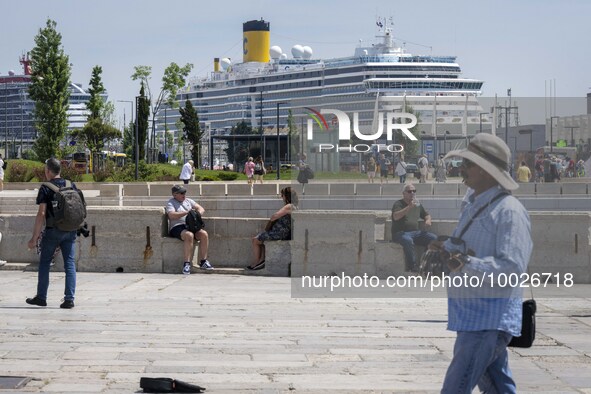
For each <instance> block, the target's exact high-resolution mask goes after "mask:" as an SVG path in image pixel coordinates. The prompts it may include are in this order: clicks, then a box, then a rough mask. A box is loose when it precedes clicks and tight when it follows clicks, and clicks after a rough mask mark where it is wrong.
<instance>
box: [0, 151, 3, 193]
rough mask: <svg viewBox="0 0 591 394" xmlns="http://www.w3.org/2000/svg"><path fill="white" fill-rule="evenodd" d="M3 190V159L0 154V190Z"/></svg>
mask: <svg viewBox="0 0 591 394" xmlns="http://www.w3.org/2000/svg"><path fill="white" fill-rule="evenodd" d="M3 190H4V160H3V159H2V154H0V192H1V191H3Z"/></svg>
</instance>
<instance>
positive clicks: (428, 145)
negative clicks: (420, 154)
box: [425, 144, 433, 153]
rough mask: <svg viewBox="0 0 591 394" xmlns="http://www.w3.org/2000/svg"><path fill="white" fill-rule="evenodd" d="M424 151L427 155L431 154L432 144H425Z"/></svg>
mask: <svg viewBox="0 0 591 394" xmlns="http://www.w3.org/2000/svg"><path fill="white" fill-rule="evenodd" d="M425 151H426V152H427V153H433V144H425Z"/></svg>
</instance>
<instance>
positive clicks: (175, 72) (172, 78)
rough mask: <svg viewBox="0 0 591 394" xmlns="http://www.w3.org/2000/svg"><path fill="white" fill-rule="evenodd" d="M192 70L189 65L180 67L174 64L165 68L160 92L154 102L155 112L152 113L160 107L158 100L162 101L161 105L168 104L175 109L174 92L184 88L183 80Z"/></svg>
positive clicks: (191, 66)
mask: <svg viewBox="0 0 591 394" xmlns="http://www.w3.org/2000/svg"><path fill="white" fill-rule="evenodd" d="M192 68H193V65H192V64H190V63H187V64H185V65H184V66H183V67H180V66H179V65H178V64H176V63H175V62H172V63H170V65H169V66H168V67H166V69H165V70H164V75H163V76H162V91H161V92H160V97H159V98H158V101H157V102H156V110H155V111H154V112H158V109H159V107H160V105H161V103H160V100H162V102H163V103H166V104H168V105H169V106H170V107H171V108H174V107H175V105H176V101H175V97H176V92H177V91H178V90H179V89H180V88H182V87H183V86H185V79H186V78H187V76H188V75H189V73H190V72H191V69H192Z"/></svg>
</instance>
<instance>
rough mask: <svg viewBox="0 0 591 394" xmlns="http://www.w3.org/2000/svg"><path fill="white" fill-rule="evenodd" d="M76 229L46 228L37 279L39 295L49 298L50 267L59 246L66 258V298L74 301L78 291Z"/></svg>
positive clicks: (45, 298) (44, 298)
mask: <svg viewBox="0 0 591 394" xmlns="http://www.w3.org/2000/svg"><path fill="white" fill-rule="evenodd" d="M75 241H76V231H61V230H58V229H57V228H46V229H45V234H44V235H43V238H42V239H41V257H40V259H39V276H38V280H37V297H39V298H41V299H42V300H47V289H48V288H49V268H50V264H51V260H52V259H53V253H54V252H55V249H56V248H57V247H58V246H59V247H60V248H61V249H62V257H63V258H64V271H65V273H66V289H65V290H64V299H66V300H71V301H74V294H75V293H76V263H75V261H74V256H75V254H76V249H75V247H74V242H75Z"/></svg>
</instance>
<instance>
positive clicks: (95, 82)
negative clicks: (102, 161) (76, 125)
mask: <svg viewBox="0 0 591 394" xmlns="http://www.w3.org/2000/svg"><path fill="white" fill-rule="evenodd" d="M102 72H103V70H102V68H101V67H100V66H95V67H94V68H93V69H92V76H91V78H90V83H89V85H90V88H89V89H88V91H89V92H90V99H89V100H88V103H87V104H86V107H87V108H88V110H89V111H90V114H89V115H88V121H87V122H86V125H84V127H83V128H82V129H78V130H74V132H73V133H72V137H73V138H75V139H77V140H78V141H80V142H83V143H84V144H85V145H86V147H87V148H88V149H89V150H90V152H91V153H97V152H100V151H102V150H103V148H104V147H105V144H106V143H107V142H108V141H111V140H114V139H116V138H121V132H120V131H119V130H118V129H116V128H115V127H114V126H113V125H111V124H108V123H107V122H105V119H104V118H103V116H104V115H105V112H104V109H105V107H106V106H105V102H104V100H103V97H102V96H101V94H103V93H104V92H105V87H104V85H103V81H102V79H101V73H102ZM96 164H98V163H96V162H95V161H93V168H92V171H93V172H95V171H96V170H97V168H96V167H95V165H96Z"/></svg>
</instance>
